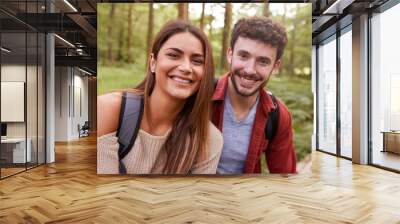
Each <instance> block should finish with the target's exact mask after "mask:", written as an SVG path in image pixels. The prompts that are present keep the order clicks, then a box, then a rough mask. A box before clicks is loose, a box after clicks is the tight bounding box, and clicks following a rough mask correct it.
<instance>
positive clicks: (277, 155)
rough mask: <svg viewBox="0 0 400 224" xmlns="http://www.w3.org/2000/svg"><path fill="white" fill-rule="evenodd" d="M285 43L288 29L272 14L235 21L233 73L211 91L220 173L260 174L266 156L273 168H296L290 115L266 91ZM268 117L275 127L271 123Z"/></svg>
mask: <svg viewBox="0 0 400 224" xmlns="http://www.w3.org/2000/svg"><path fill="white" fill-rule="evenodd" d="M286 42H287V36H286V31H285V29H284V28H283V27H282V26H281V25H280V24H279V23H277V22H274V21H272V20H271V19H269V18H266V17H252V18H245V19H241V20H239V21H238V22H237V23H236V24H235V26H234V28H233V31H232V34H231V43H230V47H229V49H228V52H227V60H228V63H229V65H230V67H229V72H228V73H227V74H225V75H224V76H222V77H221V78H220V79H219V80H218V83H217V85H216V88H215V92H214V95H213V105H214V112H213V118H212V120H213V123H214V124H215V125H216V126H217V127H218V128H219V130H221V131H222V134H223V137H224V145H223V150H222V155H221V159H220V162H219V164H218V170H217V172H218V173H219V174H242V173H260V172H261V156H263V155H265V156H266V161H267V165H268V169H269V172H270V173H295V172H296V153H295V150H294V146H293V132H292V119H291V115H290V113H289V111H288V110H287V108H286V106H285V105H284V103H283V102H282V101H280V100H279V99H277V98H276V97H274V96H272V95H271V94H269V93H267V92H266V90H264V87H265V86H266V85H267V83H268V80H269V78H270V76H271V74H273V73H275V72H277V71H278V70H279V68H280V66H281V58H282V55H283V51H284V48H285V45H286ZM272 120H273V121H272ZM268 122H269V123H274V124H276V125H275V126H276V128H275V129H274V128H272V129H271V128H267V126H270V127H271V125H270V124H268V125H267V123H268ZM272 126H274V125H272ZM271 132H274V133H271ZM271 136H272V137H271Z"/></svg>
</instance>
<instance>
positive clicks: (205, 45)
mask: <svg viewBox="0 0 400 224" xmlns="http://www.w3.org/2000/svg"><path fill="white" fill-rule="evenodd" d="M149 57H150V63H149V66H148V69H147V76H146V78H145V79H144V80H143V82H142V83H141V84H139V85H138V86H137V87H136V88H135V89H131V90H127V91H126V92H124V93H122V94H121V92H115V93H110V94H105V95H102V96H99V98H98V108H97V111H98V132H97V133H98V136H99V138H98V145H97V150H98V154H97V172H98V173H99V174H118V173H120V174H124V173H129V174H189V173H193V174H215V173H216V168H217V164H218V161H219V158H220V155H221V150H222V135H221V133H220V132H219V131H218V129H217V128H216V127H214V125H213V124H211V122H210V118H209V115H210V110H211V108H210V99H211V94H212V91H213V80H214V65H213V59H212V50H211V46H210V44H209V42H208V40H207V38H206V36H205V35H204V33H203V32H202V31H200V30H199V29H198V28H196V27H195V26H193V25H191V24H189V23H187V22H184V21H180V20H176V21H172V22H169V23H167V24H166V25H164V27H163V28H162V29H161V30H160V31H159V33H158V34H157V36H156V37H155V39H154V42H153V46H152V48H151V53H150V55H149ZM132 99H138V100H136V101H135V100H132ZM135 102H137V103H136V104H135ZM141 102H143V103H141ZM118 115H119V116H118ZM129 115H131V117H134V118H133V119H136V121H135V122H134V123H136V125H135V126H136V128H135V127H133V125H127V124H126V121H127V120H129V119H130V120H132V118H129ZM125 129H135V130H131V131H129V130H128V131H126V130H125ZM126 133H129V134H126ZM127 135H128V137H126V136H127ZM126 139H128V140H127V141H126Z"/></svg>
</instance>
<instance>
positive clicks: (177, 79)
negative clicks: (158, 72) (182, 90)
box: [172, 76, 191, 84]
mask: <svg viewBox="0 0 400 224" xmlns="http://www.w3.org/2000/svg"><path fill="white" fill-rule="evenodd" d="M172 79H173V80H175V81H177V82H180V83H187V84H188V83H191V81H190V80H187V79H181V78H179V77H176V76H173V77H172Z"/></svg>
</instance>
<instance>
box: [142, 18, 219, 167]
mask: <svg viewBox="0 0 400 224" xmlns="http://www.w3.org/2000/svg"><path fill="white" fill-rule="evenodd" d="M183 32H189V33H191V34H193V35H194V36H195V37H197V39H199V40H200V41H201V43H202V45H203V54H204V56H205V57H204V76H203V78H202V80H201V81H200V86H199V90H198V91H197V92H196V93H194V94H193V95H192V96H190V97H189V98H188V99H187V100H186V102H185V105H184V107H183V109H182V110H181V111H180V112H179V114H178V115H177V117H176V118H175V120H174V122H173V126H172V130H171V132H170V133H169V135H168V137H167V140H166V141H165V143H164V145H163V149H165V151H166V152H167V162H166V165H165V167H164V171H163V172H164V173H165V174H187V173H189V171H190V168H191V167H192V165H193V163H194V161H195V158H196V156H199V157H204V156H205V155H206V154H208V153H207V152H206V150H207V149H206V146H207V142H208V128H209V127H208V126H209V120H210V114H211V96H212V93H213V85H214V84H213V82H214V63H213V58H212V49H211V45H210V43H209V42H208V39H207V37H206V35H205V34H204V33H203V32H202V31H201V30H200V29H199V28H197V27H195V26H193V25H191V24H189V23H187V22H185V21H182V20H174V21H171V22H169V23H167V24H165V25H164V26H163V28H162V29H161V30H160V32H158V34H157V35H156V37H155V38H154V41H153V45H152V48H151V52H150V53H152V54H153V55H154V58H155V59H157V55H158V52H159V51H160V49H161V47H162V45H163V44H164V43H165V42H166V41H167V40H168V39H169V38H170V37H171V36H173V35H175V34H178V33H183ZM154 85H155V76H154V74H152V73H151V71H150V63H148V66H147V76H146V78H145V79H144V80H143V82H142V83H140V84H139V85H138V86H137V87H136V88H135V89H136V90H137V91H139V92H142V93H143V94H144V105H145V111H149V108H148V107H149V96H150V95H151V93H152V91H153V89H154ZM150 119H151V118H150Z"/></svg>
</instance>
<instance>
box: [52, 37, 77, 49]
mask: <svg viewBox="0 0 400 224" xmlns="http://www.w3.org/2000/svg"><path fill="white" fill-rule="evenodd" d="M54 36H55V37H57V38H58V39H60V40H61V41H63V42H64V43H66V44H67V45H69V46H70V47H73V48H75V45H73V44H71V42H69V41H67V40H66V39H64V38H62V37H60V36H58V35H57V34H54Z"/></svg>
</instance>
